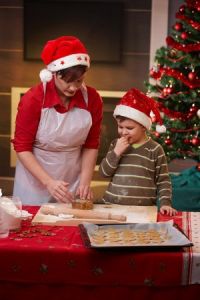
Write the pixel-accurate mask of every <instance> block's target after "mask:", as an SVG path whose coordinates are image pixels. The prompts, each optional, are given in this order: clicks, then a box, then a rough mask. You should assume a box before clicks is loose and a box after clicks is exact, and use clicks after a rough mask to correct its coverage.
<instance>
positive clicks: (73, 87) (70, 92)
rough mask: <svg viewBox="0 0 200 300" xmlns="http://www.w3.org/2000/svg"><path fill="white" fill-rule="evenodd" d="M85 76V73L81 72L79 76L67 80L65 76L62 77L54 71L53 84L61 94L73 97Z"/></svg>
mask: <svg viewBox="0 0 200 300" xmlns="http://www.w3.org/2000/svg"><path fill="white" fill-rule="evenodd" d="M84 78H85V73H84V74H82V75H81V76H80V77H79V78H77V79H75V80H74V81H68V80H67V78H66V77H65V78H62V76H61V75H60V74H58V73H55V75H54V79H55V85H56V87H57V89H58V92H59V94H60V95H61V96H63V95H64V96H65V97H67V98H68V97H73V96H74V95H75V93H76V91H77V90H78V89H80V87H81V85H82V83H83V81H84Z"/></svg>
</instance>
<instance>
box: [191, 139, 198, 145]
mask: <svg viewBox="0 0 200 300" xmlns="http://www.w3.org/2000/svg"><path fill="white" fill-rule="evenodd" d="M191 142H192V144H193V145H195V146H198V145H200V139H198V138H197V137H195V138H193V139H192V141H191Z"/></svg>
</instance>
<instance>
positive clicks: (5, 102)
mask: <svg viewBox="0 0 200 300" xmlns="http://www.w3.org/2000/svg"><path fill="white" fill-rule="evenodd" d="M41 1H44V0H41ZM55 1H56V0H55ZM63 1H65V0H63ZM82 1H84V0H82ZM94 1H95V0H93V2H94ZM102 1H104V2H105V0H102ZM107 1H109V2H112V1H115V0H107ZM121 2H123V3H124V11H123V15H124V17H123V28H122V45H121V49H122V51H121V62H120V63H114V64H113V63H92V66H91V69H90V70H89V72H88V75H87V79H86V83H87V84H88V85H91V86H94V87H95V88H96V89H98V90H108V91H126V90H128V89H129V88H130V87H133V86H134V87H136V88H139V89H141V90H144V84H143V82H144V80H145V79H147V78H148V69H149V49H150V22H151V0H121ZM174 2H176V0H173V1H172V0H170V3H171V6H170V10H171V11H170V14H173V15H174V14H175V13H173V12H172V10H173V3H174ZM47 9H48V8H47ZM176 9H177V8H176ZM102 17H103V16H102ZM51 22H53V20H51ZM47 30H48V28H47ZM105 34H106V33H105ZM0 66H1V69H0V70H1V80H0V188H2V189H3V191H4V193H7V194H10V193H11V191H12V183H13V176H14V171H15V170H14V168H12V167H10V139H11V88H12V87H31V86H33V85H35V84H37V83H38V82H39V75H38V74H39V72H40V70H41V69H42V68H43V67H44V65H43V64H42V62H38V61H25V60H24V59H23V1H22V0H9V1H7V0H0ZM106 101H107V100H106ZM113 108H114V102H112V103H111V104H110V105H108V102H106V103H105V104H104V109H105V114H104V123H105V124H106V126H107V125H108V124H109V118H110V115H111V114H110V115H109V114H108V113H109V112H111V111H112V110H113ZM105 124H103V128H104V132H107V130H105V128H106V127H105V126H104V125H105ZM113 126H114V125H113ZM109 132H110V133H111V135H112V130H110V131H109ZM110 138H112V137H111V136H110V135H108V134H107V136H106V137H105V139H104V141H106V143H107V144H108V143H109V139H110ZM103 147H104V148H103ZM101 151H105V142H104V143H102V144H101Z"/></svg>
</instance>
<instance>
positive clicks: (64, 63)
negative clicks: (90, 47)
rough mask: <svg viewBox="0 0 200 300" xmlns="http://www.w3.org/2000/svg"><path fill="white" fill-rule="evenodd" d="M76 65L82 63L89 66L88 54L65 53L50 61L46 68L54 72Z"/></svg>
mask: <svg viewBox="0 0 200 300" xmlns="http://www.w3.org/2000/svg"><path fill="white" fill-rule="evenodd" d="M77 65H83V66H86V67H88V68H89V66H90V57H89V55H88V54H84V53H77V54H71V55H67V56H64V57H61V58H58V59H56V60H54V61H52V62H51V63H50V64H48V65H47V69H48V70H49V71H51V72H56V71H60V70H63V69H66V68H70V67H73V66H77Z"/></svg>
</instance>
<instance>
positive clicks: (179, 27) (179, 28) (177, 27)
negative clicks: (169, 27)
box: [174, 23, 183, 31]
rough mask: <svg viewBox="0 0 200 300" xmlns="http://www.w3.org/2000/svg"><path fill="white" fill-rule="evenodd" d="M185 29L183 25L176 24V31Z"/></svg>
mask: <svg viewBox="0 0 200 300" xmlns="http://www.w3.org/2000/svg"><path fill="white" fill-rule="evenodd" d="M182 28H183V26H182V24H181V23H176V24H175V25H174V29H175V30H177V31H181V30H182Z"/></svg>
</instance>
